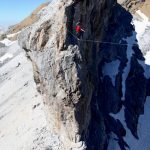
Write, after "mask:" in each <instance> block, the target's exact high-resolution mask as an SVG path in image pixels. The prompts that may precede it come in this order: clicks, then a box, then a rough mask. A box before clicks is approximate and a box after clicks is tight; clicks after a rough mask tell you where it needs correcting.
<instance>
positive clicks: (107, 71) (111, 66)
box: [103, 60, 120, 86]
mask: <svg viewBox="0 0 150 150" xmlns="http://www.w3.org/2000/svg"><path fill="white" fill-rule="evenodd" d="M119 65H120V61H119V60H115V61H112V62H110V63H105V64H104V66H103V75H104V76H109V77H110V78H111V80H112V84H113V85H114V86H115V80H116V75H117V74H118V68H119Z"/></svg>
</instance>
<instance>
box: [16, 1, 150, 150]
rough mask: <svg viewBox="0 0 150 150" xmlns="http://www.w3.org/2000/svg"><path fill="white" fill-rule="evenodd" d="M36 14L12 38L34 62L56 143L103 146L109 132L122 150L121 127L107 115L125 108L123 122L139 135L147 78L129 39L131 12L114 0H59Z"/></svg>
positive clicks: (97, 149)
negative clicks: (77, 30)
mask: <svg viewBox="0 0 150 150" xmlns="http://www.w3.org/2000/svg"><path fill="white" fill-rule="evenodd" d="M39 17H40V19H39V21H38V22H36V23H34V24H33V25H32V26H29V27H27V28H26V29H25V30H24V31H23V32H22V33H21V34H20V35H19V43H20V45H21V46H22V48H23V49H24V50H25V51H26V53H27V57H28V58H29V59H30V60H31V62H32V64H33V70H34V79H35V82H36V84H37V90H38V91H39V92H40V93H41V94H42V95H43V98H44V104H45V108H46V115H47V120H48V123H49V127H50V129H51V130H52V131H53V132H55V133H56V134H58V135H59V136H60V141H61V142H62V144H61V145H60V147H61V149H62V150H63V149H65V150H71V149H81V150H83V149H89V150H106V149H108V147H109V141H110V137H111V136H110V135H111V134H112V133H113V134H115V135H116V141H117V142H118V145H119V146H120V149H121V150H126V148H128V147H129V145H128V143H126V141H125V140H124V137H125V135H126V129H125V127H124V126H123V124H122V122H121V121H120V120H119V119H116V118H115V117H113V115H114V114H117V113H118V112H119V111H120V110H121V109H122V108H124V110H125V111H124V113H125V115H124V117H125V123H126V125H127V127H128V129H129V130H130V131H131V133H132V134H133V136H134V137H135V138H138V134H137V125H138V119H139V116H140V115H141V114H143V111H144V110H143V108H144V103H145V99H146V96H147V93H148V91H147V83H149V82H148V81H147V79H146V78H145V77H144V71H143V69H142V67H141V65H140V64H139V62H138V60H141V61H143V60H144V58H143V56H142V53H141V52H140V50H139V48H138V44H136V46H135V44H134V43H136V42H137V40H136V34H135V31H134V26H133V25H132V24H131V21H132V15H131V14H130V13H129V12H127V11H126V10H125V9H124V8H123V7H122V6H120V5H118V4H117V3H116V1H115V0H103V1H102V0H93V1H89V0H81V1H80V2H78V3H73V1H72V0H61V1H59V2H58V1H57V2H55V1H52V2H51V3H50V4H49V5H48V6H47V7H46V8H45V9H43V10H42V11H41V12H40V13H39ZM78 21H80V22H81V25H82V28H84V30H85V33H84V34H83V38H81V40H77V38H76V34H75V31H74V28H75V24H76V22H78ZM97 41H99V42H97ZM101 41H103V42H101ZM128 41H132V42H130V44H128V43H127V42H128ZM114 66H115V67H114ZM109 68H111V69H109ZM116 68H117V70H118V71H117V72H116V71H115V70H116ZM110 70H112V71H111V72H110ZM137 81H138V82H137ZM136 93H138V94H136Z"/></svg>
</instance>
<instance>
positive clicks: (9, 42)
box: [0, 38, 14, 46]
mask: <svg viewBox="0 0 150 150" xmlns="http://www.w3.org/2000/svg"><path fill="white" fill-rule="evenodd" d="M0 42H1V43H3V44H5V45H6V46H10V45H12V44H13V43H14V41H10V40H8V39H7V38H6V39H4V40H2V41H0Z"/></svg>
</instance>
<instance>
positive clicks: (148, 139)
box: [110, 96, 150, 150]
mask: <svg viewBox="0 0 150 150" xmlns="http://www.w3.org/2000/svg"><path fill="white" fill-rule="evenodd" d="M124 109H125V108H124V107H122V109H121V110H120V112H119V113H117V114H112V113H110V116H112V117H113V118H114V119H119V120H120V121H121V123H122V125H123V126H124V128H125V130H126V136H125V137H124V140H125V142H127V144H128V145H129V146H130V149H131V150H149V149H150V144H149V143H150V132H149V129H150V123H149V116H150V96H148V97H147V99H146V102H145V104H144V115H140V117H139V123H138V135H139V140H137V139H135V138H134V136H133V135H132V134H131V132H130V130H129V129H128V128H127V126H126V123H125V118H124ZM112 144H114V145H116V141H115V140H111V145H112ZM110 150H112V149H110ZM114 150H120V148H119V149H117V148H116V149H114Z"/></svg>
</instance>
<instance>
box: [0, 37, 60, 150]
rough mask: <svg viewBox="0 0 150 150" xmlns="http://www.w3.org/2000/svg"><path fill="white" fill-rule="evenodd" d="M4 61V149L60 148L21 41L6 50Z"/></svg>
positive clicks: (0, 108)
mask: <svg viewBox="0 0 150 150" xmlns="http://www.w3.org/2000/svg"><path fill="white" fill-rule="evenodd" d="M5 41H6V40H5ZM0 52H1V49H0ZM6 56H7V57H6ZM10 56H11V57H10ZM6 59H7V60H6ZM0 60H3V61H1V67H0V149H2V150H31V149H36V150H45V149H46V148H47V149H50V147H51V146H53V148H54V149H57V142H56V141H57V137H55V136H53V135H52V134H51V133H50V132H49V131H48V129H47V125H46V119H45V115H44V111H43V103H42V99H41V96H40V95H39V93H37V91H36V87H35V83H34V80H33V74H32V66H31V64H30V62H29V61H28V60H27V59H26V57H25V53H24V52H23V50H22V49H20V47H19V46H18V43H17V41H15V42H13V43H12V44H11V45H10V46H8V47H6V48H5V53H3V55H2V56H1V57H0Z"/></svg>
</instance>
